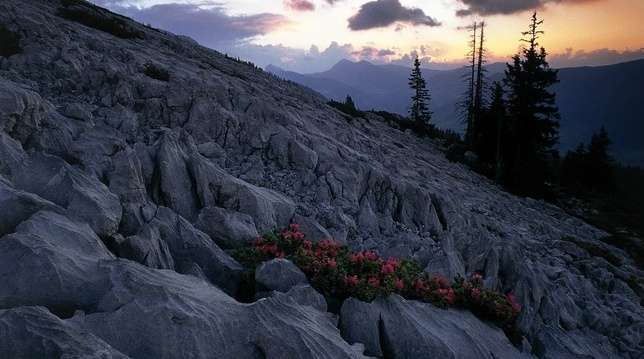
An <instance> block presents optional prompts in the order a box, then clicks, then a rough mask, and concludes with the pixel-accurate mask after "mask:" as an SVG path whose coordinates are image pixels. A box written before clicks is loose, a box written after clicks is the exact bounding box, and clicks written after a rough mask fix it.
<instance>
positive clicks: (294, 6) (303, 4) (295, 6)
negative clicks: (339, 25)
mask: <svg viewBox="0 0 644 359" xmlns="http://www.w3.org/2000/svg"><path fill="white" fill-rule="evenodd" d="M283 3H284V7H286V8H287V9H291V10H294V11H313V10H315V4H313V3H312V2H310V1H308V0H283Z"/></svg>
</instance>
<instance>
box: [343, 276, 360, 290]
mask: <svg viewBox="0 0 644 359" xmlns="http://www.w3.org/2000/svg"><path fill="white" fill-rule="evenodd" d="M359 282H360V280H359V279H358V276H357V275H352V276H348V277H344V283H345V284H346V285H348V286H349V287H355V286H356V285H358V283H359Z"/></svg>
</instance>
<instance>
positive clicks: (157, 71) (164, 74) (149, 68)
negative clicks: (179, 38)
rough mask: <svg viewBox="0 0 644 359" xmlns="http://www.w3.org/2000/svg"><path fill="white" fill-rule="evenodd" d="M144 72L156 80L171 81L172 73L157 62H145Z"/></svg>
mask: <svg viewBox="0 0 644 359" xmlns="http://www.w3.org/2000/svg"><path fill="white" fill-rule="evenodd" d="M143 73H144V74H145V75H146V76H148V77H150V78H153V79H155V80H159V81H164V82H168V81H170V73H169V72H168V70H166V69H164V68H162V67H160V66H158V65H155V64H145V65H144V66H143Z"/></svg>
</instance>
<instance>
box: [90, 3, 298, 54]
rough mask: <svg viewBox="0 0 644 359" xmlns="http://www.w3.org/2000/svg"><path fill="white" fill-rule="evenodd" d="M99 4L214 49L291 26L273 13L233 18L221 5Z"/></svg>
mask: <svg viewBox="0 0 644 359" xmlns="http://www.w3.org/2000/svg"><path fill="white" fill-rule="evenodd" d="M96 3H97V4H102V5H106V6H107V7H108V8H110V9H111V10H113V11H116V12H118V13H121V14H124V15H126V16H129V17H131V18H133V19H135V20H137V21H139V22H142V23H146V24H150V25H152V26H154V27H157V28H160V29H164V30H167V31H170V32H173V33H176V34H181V35H187V36H190V37H192V38H193V39H195V40H197V41H198V42H199V43H201V44H202V45H206V46H210V47H213V48H219V47H221V46H223V45H225V44H230V43H234V42H237V41H240V40H244V39H249V38H252V37H254V36H258V35H263V34H266V33H269V32H271V31H274V30H277V29H279V28H281V27H283V26H285V25H288V24H289V20H288V19H287V18H286V17H284V16H282V15H277V14H270V13H262V14H256V15H240V16H231V15H228V14H226V13H225V12H224V9H223V8H222V7H221V6H217V5H210V6H208V7H200V6H199V5H198V4H178V3H170V4H162V5H154V6H151V7H144V8H138V7H134V6H124V5H119V3H118V1H114V0H103V1H96Z"/></svg>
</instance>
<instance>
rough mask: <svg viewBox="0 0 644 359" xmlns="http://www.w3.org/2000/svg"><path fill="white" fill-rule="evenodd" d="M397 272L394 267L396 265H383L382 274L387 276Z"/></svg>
mask: <svg viewBox="0 0 644 359" xmlns="http://www.w3.org/2000/svg"><path fill="white" fill-rule="evenodd" d="M395 271H396V267H394V265H393V264H390V263H384V264H383V265H382V268H381V269H380V272H381V273H382V274H385V275H387V274H392V273H393V272H395Z"/></svg>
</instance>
